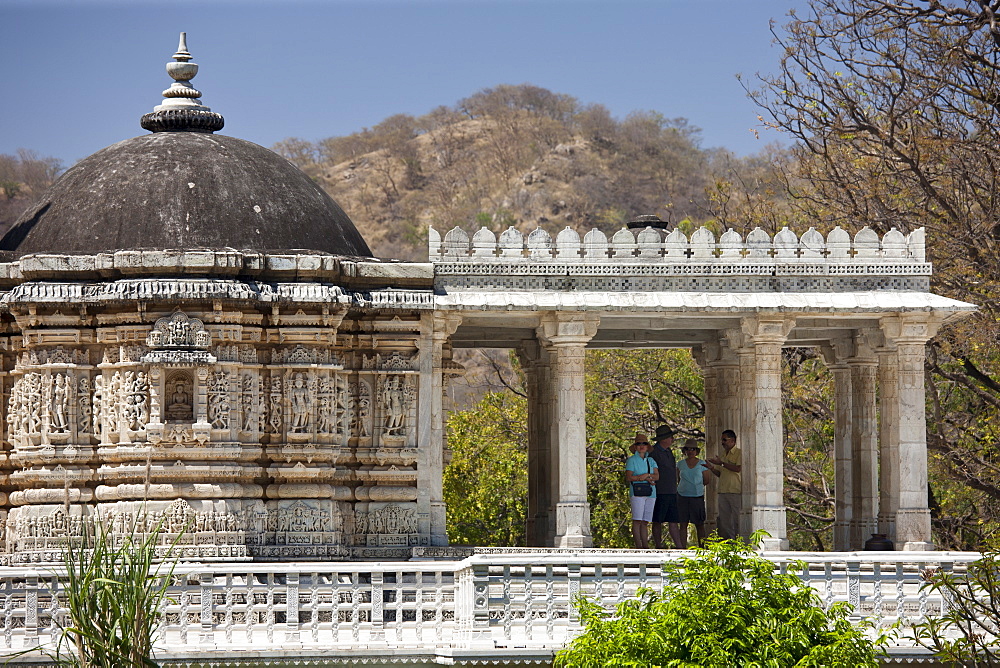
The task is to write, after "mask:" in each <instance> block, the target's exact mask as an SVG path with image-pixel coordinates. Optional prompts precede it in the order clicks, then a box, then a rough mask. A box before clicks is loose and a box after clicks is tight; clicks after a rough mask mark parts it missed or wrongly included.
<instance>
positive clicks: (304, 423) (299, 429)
mask: <svg viewBox="0 0 1000 668" xmlns="http://www.w3.org/2000/svg"><path fill="white" fill-rule="evenodd" d="M310 384H311V383H307V382H306V376H305V374H303V373H297V374H295V375H294V376H292V382H291V388H290V389H289V391H288V394H289V407H290V411H291V417H290V419H289V421H288V431H289V433H293V434H305V433H308V432H309V430H310V429H309V427H310V417H311V416H310V412H311V408H312V397H313V393H312V392H311V391H310V390H311V388H310V387H309V385H310Z"/></svg>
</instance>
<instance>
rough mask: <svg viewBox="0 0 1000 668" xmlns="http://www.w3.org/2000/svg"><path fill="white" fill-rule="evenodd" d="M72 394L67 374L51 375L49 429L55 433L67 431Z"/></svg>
mask: <svg viewBox="0 0 1000 668" xmlns="http://www.w3.org/2000/svg"><path fill="white" fill-rule="evenodd" d="M71 394H73V390H72V386H71V381H70V378H69V376H68V375H65V374H61V373H59V374H56V375H55V376H52V391H51V396H52V401H51V404H50V414H49V415H50V417H49V429H50V430H51V431H53V432H56V433H66V432H68V431H69V399H70V395H71Z"/></svg>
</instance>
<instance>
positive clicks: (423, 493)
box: [417, 313, 462, 545]
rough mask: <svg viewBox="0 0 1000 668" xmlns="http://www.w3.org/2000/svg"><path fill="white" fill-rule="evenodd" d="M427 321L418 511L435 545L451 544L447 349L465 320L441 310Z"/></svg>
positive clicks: (422, 357)
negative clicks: (446, 440) (447, 502)
mask: <svg viewBox="0 0 1000 668" xmlns="http://www.w3.org/2000/svg"><path fill="white" fill-rule="evenodd" d="M423 320H424V322H423V323H422V325H423V326H422V327H421V329H422V330H423V332H424V333H423V334H422V336H421V338H420V348H421V355H420V363H419V364H420V377H419V381H418V382H419V395H418V396H419V397H420V401H421V402H427V406H426V408H423V409H422V410H420V411H419V412H418V413H417V420H418V424H417V444H418V467H417V489H418V490H419V491H418V495H417V514H418V517H420V518H421V519H422V520H423V521H426V523H427V525H426V526H421V527H420V530H421V531H422V532H428V533H429V534H430V543H431V545H447V544H448V531H447V525H446V509H445V504H444V486H443V481H444V435H445V434H444V391H445V386H444V383H445V374H444V348H445V346H446V345H448V340H449V337H451V335H452V334H454V333H455V330H456V329H458V325H459V324H460V323H461V321H462V319H461V316H460V315H457V314H451V313H448V314H443V313H437V314H433V315H425V316H423ZM424 518H426V519H425V520H424ZM421 523H423V522H421Z"/></svg>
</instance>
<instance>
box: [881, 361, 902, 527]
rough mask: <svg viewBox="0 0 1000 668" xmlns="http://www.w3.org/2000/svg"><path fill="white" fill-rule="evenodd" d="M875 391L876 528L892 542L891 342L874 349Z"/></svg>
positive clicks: (895, 431) (894, 381)
mask: <svg viewBox="0 0 1000 668" xmlns="http://www.w3.org/2000/svg"><path fill="white" fill-rule="evenodd" d="M878 391H879V407H878V410H879V439H878V442H879V462H880V467H879V470H880V471H879V472H880V480H879V504H878V508H879V513H878V530H879V533H884V534H885V535H886V536H888V537H889V538H890V539H891V540H893V541H895V540H896V510H897V509H898V508H899V428H898V425H899V358H898V357H897V356H896V348H895V346H893V345H883V347H881V348H879V350H878Z"/></svg>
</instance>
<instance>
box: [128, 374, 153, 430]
mask: <svg viewBox="0 0 1000 668" xmlns="http://www.w3.org/2000/svg"><path fill="white" fill-rule="evenodd" d="M131 395H132V404H133V405H134V406H135V416H136V422H137V423H138V425H137V426H138V428H139V429H142V428H143V427H145V426H146V423H148V422H149V378H148V377H147V376H146V372H145V371H140V372H138V373H137V374H135V381H134V382H133V383H132V392H131Z"/></svg>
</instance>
